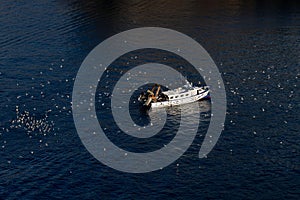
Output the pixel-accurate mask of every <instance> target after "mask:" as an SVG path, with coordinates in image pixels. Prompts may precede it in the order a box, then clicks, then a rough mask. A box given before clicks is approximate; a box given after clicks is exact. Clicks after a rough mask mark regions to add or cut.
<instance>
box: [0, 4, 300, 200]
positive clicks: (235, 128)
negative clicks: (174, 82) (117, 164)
mask: <svg viewBox="0 0 300 200" xmlns="http://www.w3.org/2000/svg"><path fill="white" fill-rule="evenodd" d="M139 27H164V28H169V29H173V30H176V31H179V32H182V33H184V34H186V35H188V36H189V37H191V38H193V39H194V40H196V41H197V42H199V43H200V44H201V45H202V46H203V47H204V48H205V49H206V50H207V52H208V53H209V54H210V56H211V57H212V58H213V60H214V61H215V63H216V65H217V67H218V68H219V71H220V73H221V76H222V78H223V81H224V84H225V88H226V96H227V113H226V121H225V126H224V131H223V132H222V134H221V137H220V138H219V140H218V142H217V144H216V146H215V147H214V149H213V150H212V151H211V152H210V153H209V154H208V156H207V157H206V158H202V159H199V157H198V152H199V149H200V147H201V143H202V141H203V138H204V136H205V134H206V131H207V128H208V125H209V123H210V114H211V112H210V111H211V110H210V109H211V101H210V100H204V101H201V102H196V104H199V107H200V111H201V112H200V113H199V116H200V121H199V128H198V130H197V135H196V138H195V140H194V142H193V144H192V145H191V146H190V148H189V149H188V150H187V151H186V152H185V153H184V155H183V156H181V157H180V158H179V159H178V160H176V161H175V162H174V163H172V164H170V165H169V166H167V167H165V168H163V169H160V170H157V171H154V172H149V173H144V174H143V173H142V174H138V173H137V174H135V173H133V174H132V173H125V172H120V171H117V170H115V169H112V168H110V167H108V166H106V165H104V164H102V163H101V162H99V161H98V160H97V159H95V158H94V157H93V156H92V155H91V154H90V153H89V152H88V151H87V149H86V148H85V146H84V145H83V144H82V142H81V140H80V138H79V135H78V134H77V131H76V128H75V125H74V121H73V116H72V107H71V106H72V90H73V84H74V81H75V78H76V74H77V71H78V70H79V68H80V66H81V63H82V62H83V60H84V59H85V57H86V56H87V55H88V54H89V52H90V51H91V50H92V49H93V48H95V47H96V46H97V45H98V44H99V43H101V42H102V41H104V40H105V39H107V38H109V37H111V36H113V35H115V34H117V33H120V32H122V31H125V30H129V29H132V28H139ZM0 30H1V31H0V108H1V112H0V199H299V198H300V132H299V130H300V118H299V116H300V115H299V113H300V106H299V105H300V96H299V80H300V53H299V52H300V5H299V3H298V2H297V1H254V0H250V1H242V0H240V1H239V0H232V1H223V0H221V1H217V0H212V1H209V0H204V1H196V0H195V1H179V0H175V1H153V2H152V1H137V0H133V1H123V0H121V1H114V0H111V1H90V0H88V1H78V0H61V1H55V0H50V1H10V0H9V1H2V2H1V4H0ZM155 61H160V62H163V64H166V65H172V66H174V67H175V68H176V67H179V68H180V69H181V70H182V71H183V73H184V76H185V77H188V78H189V80H190V81H192V82H194V83H195V84H196V83H197V81H198V80H199V79H197V77H196V76H195V75H194V74H193V71H190V70H188V69H189V67H188V65H189V64H188V63H186V61H184V60H181V59H180V58H177V57H176V56H174V55H170V54H168V52H163V51H159V50H157V51H154V50H153V49H152V50H151V49H150V50H149V49H148V50H144V51H136V52H130V53H128V54H126V55H124V56H122V57H121V58H119V59H117V60H116V61H115V62H114V63H112V65H111V66H110V69H115V70H111V71H108V72H107V73H108V74H107V76H106V77H104V82H103V84H104V86H105V84H106V86H107V87H103V85H102V86H101V85H98V88H97V98H96V100H97V102H98V103H97V105H96V110H97V115H98V120H99V122H100V123H101V125H102V126H103V127H104V129H105V130H106V131H105V134H106V135H107V137H108V138H109V139H110V140H111V141H113V142H114V143H115V144H116V145H118V146H119V147H120V148H123V149H126V150H128V151H133V152H150V151H154V150H156V149H159V148H162V147H163V145H164V144H166V143H168V141H170V140H172V138H173V137H174V135H175V134H176V132H177V130H178V126H179V123H180V110H179V109H178V108H176V107H175V108H169V109H167V112H168V118H167V120H166V124H165V126H164V129H163V132H161V133H159V134H158V135H156V136H154V137H151V138H149V140H146V139H138V138H134V137H127V136H126V134H122V132H121V131H120V130H119V129H118V127H117V126H116V124H114V122H113V117H112V116H111V112H110V108H109V106H106V105H109V102H110V99H109V96H110V95H109V92H110V90H112V89H113V86H114V84H115V83H116V82H117V81H118V79H119V78H120V76H121V75H122V72H123V71H126V69H128V66H130V67H135V66H138V65H140V64H144V63H147V62H155ZM157 75H161V74H159V72H157ZM200 79H201V78H200ZM105 80H108V81H107V82H105ZM201 81H203V80H202V79H201ZM137 89H139V90H141V88H137ZM139 90H138V91H139ZM105 92H107V93H105ZM105 94H108V95H106V97H105ZM137 96H138V92H135V93H134V96H133V97H132V98H131V101H135V99H136V97H137ZM185 108H186V109H188V107H184V109H185ZM130 114H131V117H132V119H133V120H134V121H135V122H136V123H137V124H138V125H140V126H144V125H147V124H149V123H151V119H152V120H154V121H155V120H159V119H160V115H159V112H158V113H156V114H154V117H153V116H152V118H150V117H151V116H150V117H149V113H148V114H147V113H142V112H140V111H139V109H138V106H137V105H136V104H132V106H130ZM150 115H151V114H150ZM191 121H193V119H191ZM99 148H101V147H99Z"/></svg>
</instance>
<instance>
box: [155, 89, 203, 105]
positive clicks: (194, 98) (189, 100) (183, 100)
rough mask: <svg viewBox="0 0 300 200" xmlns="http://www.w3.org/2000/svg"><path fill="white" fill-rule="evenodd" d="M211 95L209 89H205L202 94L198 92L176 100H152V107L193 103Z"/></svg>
mask: <svg viewBox="0 0 300 200" xmlns="http://www.w3.org/2000/svg"><path fill="white" fill-rule="evenodd" d="M208 95H209V91H204V92H203V93H201V94H196V95H194V96H189V97H187V98H180V99H175V100H168V101H162V102H155V103H154V102H152V103H151V108H164V107H171V106H178V105H183V104H188V103H192V102H195V101H199V100H201V99H204V98H206V97H207V96H208Z"/></svg>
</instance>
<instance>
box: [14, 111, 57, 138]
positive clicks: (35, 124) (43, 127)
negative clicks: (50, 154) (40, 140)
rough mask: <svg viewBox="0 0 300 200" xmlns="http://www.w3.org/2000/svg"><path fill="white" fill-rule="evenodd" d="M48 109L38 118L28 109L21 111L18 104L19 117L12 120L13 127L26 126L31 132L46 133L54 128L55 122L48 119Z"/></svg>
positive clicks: (17, 112)
mask: <svg viewBox="0 0 300 200" xmlns="http://www.w3.org/2000/svg"><path fill="white" fill-rule="evenodd" d="M49 112H51V110H48V111H47V112H46V114H45V116H44V117H42V118H37V117H35V116H34V115H31V114H30V113H29V112H28V111H24V112H22V113H20V111H19V107H18V106H16V114H17V118H16V119H14V120H12V121H11V124H12V125H11V128H22V127H23V128H24V129H25V130H26V131H28V132H29V133H31V132H34V131H38V132H39V133H42V134H46V133H48V132H50V131H51V130H54V122H53V121H49V120H48V113H49Z"/></svg>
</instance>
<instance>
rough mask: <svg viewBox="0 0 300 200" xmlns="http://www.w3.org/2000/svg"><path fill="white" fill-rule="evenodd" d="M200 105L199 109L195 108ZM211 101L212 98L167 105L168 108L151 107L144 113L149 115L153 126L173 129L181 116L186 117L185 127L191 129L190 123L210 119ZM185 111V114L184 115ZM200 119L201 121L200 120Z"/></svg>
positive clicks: (179, 121)
mask: <svg viewBox="0 0 300 200" xmlns="http://www.w3.org/2000/svg"><path fill="white" fill-rule="evenodd" d="M196 107H198V108H199V109H195V108H196ZM210 111H211V103H210V100H203V101H196V102H193V103H190V104H184V105H180V106H174V107H167V108H151V109H150V110H149V111H145V112H144V114H145V115H146V116H147V118H148V120H149V122H150V124H151V126H154V127H157V128H158V127H160V128H162V127H163V126H164V125H163V124H165V123H167V125H165V126H164V127H166V128H167V129H168V128H170V129H172V127H173V126H176V125H178V124H179V123H180V125H182V124H181V118H182V117H185V120H184V121H185V122H187V123H185V125H184V126H186V127H183V128H185V129H186V130H188V129H189V125H191V124H198V123H201V122H203V121H205V122H207V121H210ZM183 113H184V115H183ZM199 121H200V122H199Z"/></svg>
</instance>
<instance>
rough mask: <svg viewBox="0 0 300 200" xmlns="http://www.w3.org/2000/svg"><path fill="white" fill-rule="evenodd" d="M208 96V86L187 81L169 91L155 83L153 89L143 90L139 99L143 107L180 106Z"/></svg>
mask: <svg viewBox="0 0 300 200" xmlns="http://www.w3.org/2000/svg"><path fill="white" fill-rule="evenodd" d="M206 98H209V87H208V86H193V85H192V84H191V83H189V82H187V83H186V84H185V85H184V86H182V87H179V88H176V89H173V90H167V91H162V89H161V86H160V85H158V84H155V85H154V86H153V87H152V89H151V90H147V91H146V92H142V93H141V94H140V96H139V98H138V101H139V102H141V104H142V107H143V108H145V109H150V108H164V107H171V106H178V105H183V104H188V103H192V102H195V101H199V100H201V99H206Z"/></svg>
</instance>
